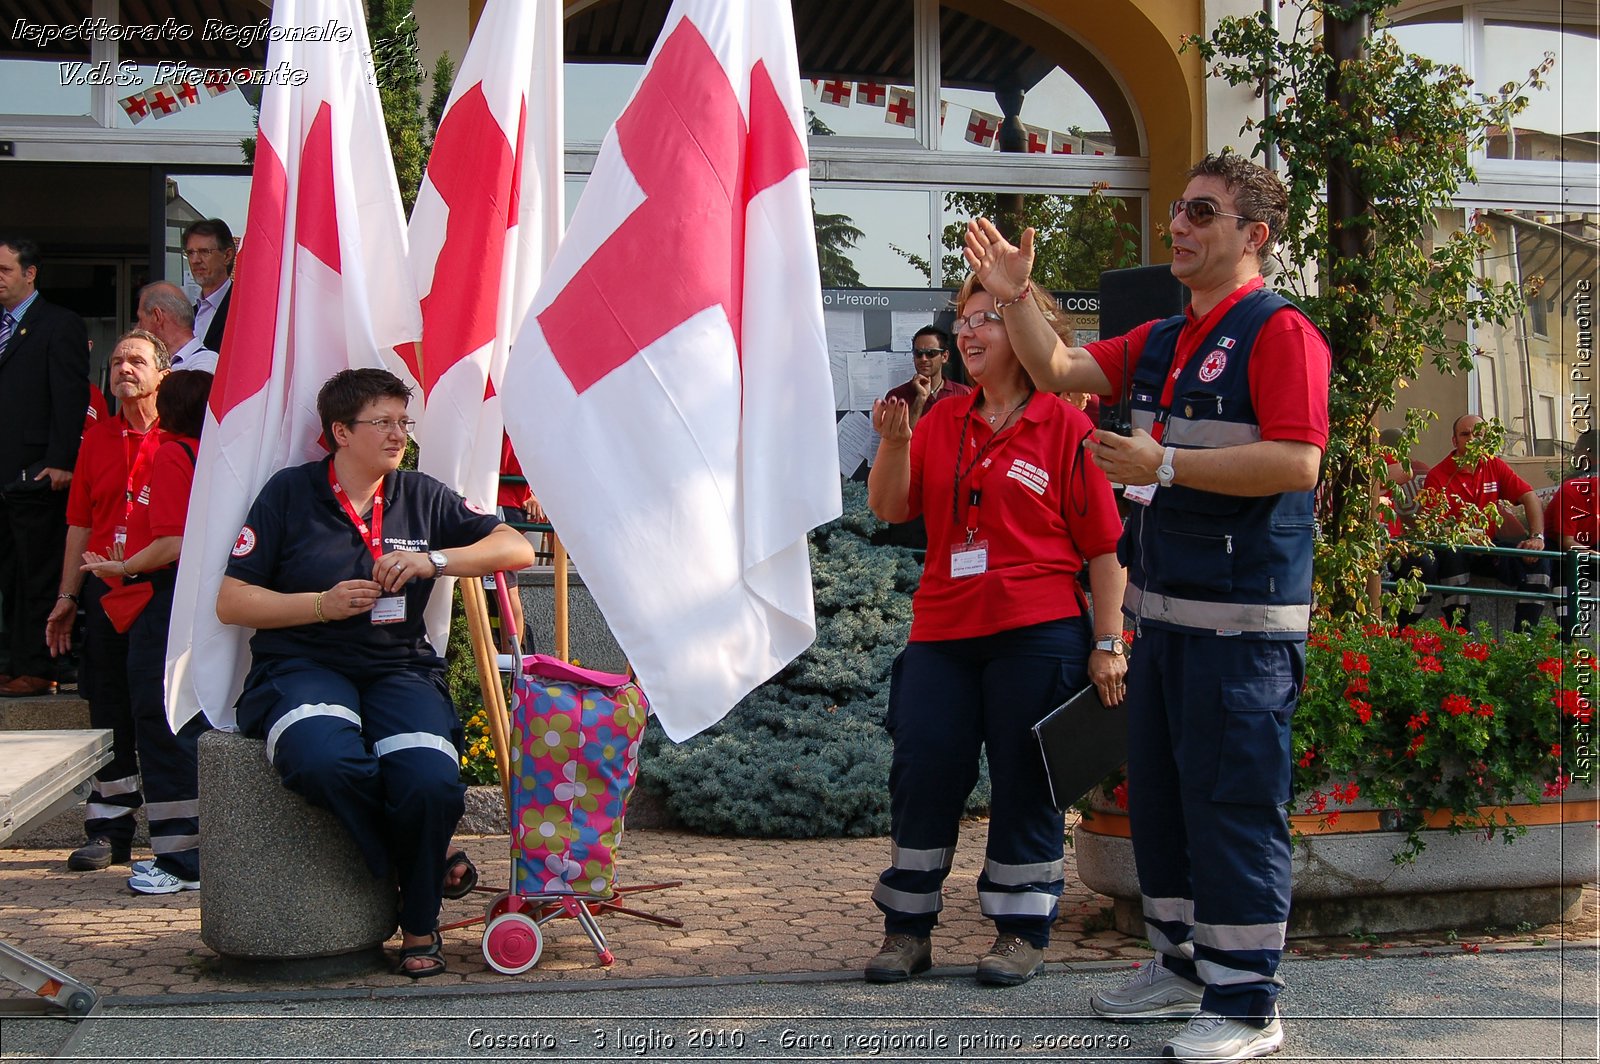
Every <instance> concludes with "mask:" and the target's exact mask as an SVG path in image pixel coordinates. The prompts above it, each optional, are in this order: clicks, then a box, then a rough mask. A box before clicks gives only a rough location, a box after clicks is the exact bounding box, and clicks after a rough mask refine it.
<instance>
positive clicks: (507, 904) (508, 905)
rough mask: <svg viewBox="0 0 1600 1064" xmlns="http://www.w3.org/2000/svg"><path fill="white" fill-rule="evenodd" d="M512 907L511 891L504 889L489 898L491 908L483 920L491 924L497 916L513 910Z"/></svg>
mask: <svg viewBox="0 0 1600 1064" xmlns="http://www.w3.org/2000/svg"><path fill="white" fill-rule="evenodd" d="M512 908H513V907H512V901H511V892H510V891H509V890H503V891H501V892H500V893H499V894H496V895H495V896H494V897H493V898H491V899H490V900H489V909H488V912H486V913H485V914H484V917H483V922H484V923H485V924H491V923H493V922H494V918H495V917H497V916H501V915H503V914H505V913H508V912H511V911H512Z"/></svg>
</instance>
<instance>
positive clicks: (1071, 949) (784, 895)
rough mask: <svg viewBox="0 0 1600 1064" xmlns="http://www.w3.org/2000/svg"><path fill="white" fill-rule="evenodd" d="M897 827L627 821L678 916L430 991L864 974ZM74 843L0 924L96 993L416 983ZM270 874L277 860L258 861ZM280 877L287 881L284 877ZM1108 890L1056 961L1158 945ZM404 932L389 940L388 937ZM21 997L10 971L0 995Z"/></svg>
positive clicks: (457, 910) (1403, 947) (976, 947)
mask: <svg viewBox="0 0 1600 1064" xmlns="http://www.w3.org/2000/svg"><path fill="white" fill-rule="evenodd" d="M985 827H986V825H985V824H983V823H982V822H974V823H970V824H968V825H966V828H965V830H964V831H963V834H962V840H961V844H960V846H959V847H958V848H957V851H956V858H955V864H954V869H953V871H952V874H951V876H950V879H949V881H948V884H947V887H946V899H945V909H944V915H943V923H942V925H941V927H940V928H939V930H938V931H937V932H936V935H935V939H934V950H935V956H934V963H935V964H936V965H939V966H950V967H959V966H970V965H972V964H974V963H976V961H977V958H978V957H979V956H980V955H981V954H982V953H983V952H984V951H985V950H986V949H987V948H988V946H989V943H990V942H991V940H992V938H993V929H992V927H991V925H989V924H988V923H987V922H986V921H984V920H983V919H982V917H981V916H980V915H979V913H978V904H977V892H976V881H977V876H978V872H979V870H980V868H981V866H982V861H983V837H984V833H985V832H984V829H985ZM458 841H459V842H460V843H461V844H463V845H464V846H465V847H466V849H467V850H468V851H469V852H470V853H471V855H472V858H473V860H474V861H475V862H476V863H477V865H478V868H479V870H480V872H481V874H482V882H483V884H485V885H492V886H495V888H496V889H497V890H499V889H503V888H504V886H505V885H506V884H507V883H508V881H509V875H510V860H509V854H508V851H507V840H506V837H505V836H503V835H502V836H470V837H464V838H461V839H459V840H458ZM888 852H889V847H888V841H887V840H886V839H882V838H869V839H812V840H756V839H721V838H708V837H705V836H700V835H694V834H689V833H684V832H676V831H667V830H632V831H629V832H628V835H627V838H626V840H625V841H624V843H623V846H622V856H621V871H622V875H623V884H624V885H625V886H626V885H636V884H646V883H655V882H665V881H673V880H681V881H682V883H683V885H682V886H680V887H676V888H673V889H670V890H664V891H661V892H658V893H648V894H640V895H636V896H634V897H633V898H632V899H630V902H629V904H631V905H632V906H634V907H636V908H639V909H642V910H645V911H651V912H656V913H660V914H662V915H665V916H671V917H675V918H677V919H680V920H682V921H683V922H684V926H683V927H682V928H681V929H679V928H670V927H665V926H661V925H658V924H654V923H649V922H646V921H642V920H634V919H629V918H627V917H625V916H622V915H617V914H612V915H607V916H604V917H602V926H603V927H604V929H605V931H606V934H607V936H608V938H609V940H610V944H611V948H612V950H613V951H614V953H615V955H616V961H615V963H614V964H613V965H612V966H611V967H610V968H609V969H608V968H605V967H603V966H601V965H600V964H599V962H598V960H597V958H596V956H595V953H594V950H593V949H592V948H591V946H590V945H589V941H588V939H587V938H586V937H585V936H584V934H583V932H582V930H581V929H580V928H579V927H578V926H577V924H576V923H575V922H573V921H571V920H568V919H565V918H558V919H556V920H554V921H551V922H550V923H549V924H547V925H546V926H545V929H544V930H545V946H544V955H543V957H542V958H541V959H540V961H539V963H538V965H537V967H535V968H534V969H532V970H531V971H529V972H527V973H525V974H523V975H520V976H515V977H507V976H503V975H500V974H499V973H497V972H495V971H493V970H491V969H489V968H488V966H487V965H486V964H485V962H484V959H483V955H482V953H481V944H482V929H481V927H467V928H461V929H458V930H453V931H447V932H446V933H445V936H444V938H445V957H446V960H447V962H448V964H449V968H450V970H449V972H448V973H447V974H445V975H443V976H440V977H437V978H433V979H430V980H428V981H427V984H428V985H429V986H430V987H448V986H452V985H455V986H461V987H464V988H473V987H477V988H483V987H489V986H493V985H495V984H504V983H506V982H507V981H510V980H518V981H521V982H524V983H539V982H556V981H560V980H574V979H582V980H603V981H610V980H623V981H625V980H638V979H657V978H672V979H705V978H716V977H723V976H756V977H760V976H776V975H792V974H796V973H818V974H821V975H829V974H831V975H835V976H837V975H842V974H847V973H853V972H856V971H859V970H860V968H861V966H862V964H863V963H864V962H865V961H866V959H867V958H868V957H870V956H871V955H872V954H873V953H874V952H876V949H877V945H878V942H879V940H880V938H881V934H882V933H881V930H880V927H881V925H880V923H879V916H878V912H877V910H876V909H875V908H874V907H873V905H872V902H871V897H870V892H871V889H872V884H873V881H874V879H875V877H876V874H877V872H878V871H879V869H881V868H882V867H883V866H884V864H885V863H886V861H887V858H888ZM65 862H66V851H65V850H0V934H3V935H4V937H5V939H6V940H7V941H9V942H11V943H12V944H13V945H15V946H18V947H19V948H22V949H25V950H27V951H29V952H30V953H33V954H34V955H35V956H37V957H39V958H41V959H43V960H45V961H47V962H49V963H51V964H54V965H56V966H58V967H61V968H63V969H65V970H66V971H68V972H69V973H71V974H72V975H74V976H76V977H78V978H80V979H83V980H84V981H86V982H88V983H90V984H91V985H93V986H94V987H95V988H96V989H97V990H98V991H99V992H100V994H101V995H102V996H103V997H109V998H113V999H115V998H123V999H126V998H149V997H157V996H163V995H196V994H204V995H210V994H218V993H229V992H237V991H250V992H252V993H261V992H272V991H275V990H284V991H291V990H292V991H304V990H313V991H315V990H318V989H324V990H350V989H356V988H367V989H370V990H372V991H374V992H381V991H384V990H385V989H392V988H396V987H402V986H409V985H411V981H410V980H408V979H406V978H404V977H401V976H397V975H394V974H392V973H391V972H390V971H389V967H388V964H387V963H384V964H383V965H379V964H378V963H377V962H376V961H374V962H372V963H369V964H364V965H361V966H360V967H358V968H357V969H356V970H354V971H351V970H348V966H347V968H346V970H345V971H343V972H340V973H335V974H320V975H314V976H308V975H306V974H305V973H304V972H301V971H296V972H294V973H293V974H289V975H286V974H284V973H282V972H281V971H279V970H277V969H274V968H272V967H271V966H254V967H252V968H249V969H240V968H239V967H237V966H229V965H227V964H224V963H222V962H220V961H219V960H218V958H216V956H215V955H214V954H212V953H211V951H210V950H209V949H207V948H206V947H205V946H204V945H203V944H202V943H201V941H200V904H199V897H198V895H197V894H196V893H181V894H175V895H168V896H165V897H141V896H136V895H134V894H132V893H130V892H129V891H128V890H127V888H126V885H125V880H126V878H127V875H128V870H127V868H126V867H124V866H118V867H114V868H110V869H106V870H104V871H100V872H88V873H75V872H69V871H67V870H66V863H65ZM261 871H262V875H263V877H266V878H270V877H271V875H272V870H271V869H262V870H261ZM277 889H280V890H282V891H284V892H285V893H286V894H292V892H293V889H294V885H293V884H292V883H283V884H278V885H277ZM490 897H491V896H490V895H488V894H475V895H473V896H472V898H470V899H468V900H465V901H457V902H452V901H446V903H445V912H444V914H443V917H442V919H443V920H444V921H446V922H448V921H455V920H464V919H468V918H470V917H473V916H477V915H481V913H482V911H483V908H484V907H485V906H486V904H487V903H488V901H489V899H490ZM1109 908H1110V900H1109V899H1107V898H1104V897H1102V896H1100V895H1097V894H1094V893H1093V892H1091V891H1090V890H1088V888H1086V887H1084V886H1083V885H1082V884H1081V883H1079V882H1078V881H1077V877H1076V875H1075V873H1074V870H1073V866H1072V864H1071V850H1070V849H1069V850H1068V870H1067V887H1066V893H1065V894H1064V896H1063V897H1062V901H1061V909H1060V911H1061V917H1060V920H1059V921H1058V923H1057V926H1056V929H1055V934H1054V937H1053V940H1052V942H1051V945H1050V947H1049V950H1048V952H1047V955H1046V959H1047V961H1049V962H1073V963H1078V962H1126V963H1128V964H1129V965H1130V966H1131V965H1132V964H1133V962H1135V961H1138V960H1142V959H1144V958H1145V957H1147V956H1148V948H1147V947H1146V946H1145V945H1144V944H1143V943H1141V942H1140V941H1138V940H1136V939H1134V938H1131V937H1129V936H1127V935H1124V934H1120V933H1118V932H1116V931H1114V930H1111V929H1110V923H1109ZM1597 926H1600V898H1597V892H1596V890H1595V889H1594V887H1592V886H1591V887H1590V888H1589V889H1588V890H1587V891H1586V895H1585V905H1584V911H1583V914H1582V916H1581V917H1580V918H1578V919H1577V920H1574V921H1571V922H1569V923H1568V924H1565V925H1553V926H1551V927H1546V928H1539V929H1534V930H1529V929H1522V930H1521V931H1517V932H1512V931H1509V930H1508V931H1502V932H1497V933H1494V934H1485V933H1477V932H1468V931H1462V932H1460V933H1459V934H1454V933H1443V932H1435V933H1430V934H1421V935H1386V936H1381V937H1371V936H1369V937H1366V938H1361V939H1356V938H1337V939H1304V940H1296V941H1294V942H1292V943H1291V944H1290V948H1291V952H1292V953H1295V954H1302V955H1309V956H1352V957H1361V956H1374V957H1377V956H1382V955H1383V953H1384V951H1386V950H1393V951H1398V952H1413V953H1414V952H1416V951H1419V950H1437V951H1443V952H1458V951H1466V952H1477V951H1479V950H1481V951H1483V952H1484V953H1494V952H1501V951H1507V950H1516V949H1519V948H1525V947H1528V946H1532V945H1537V944H1544V943H1553V942H1557V941H1566V942H1571V943H1584V944H1592V943H1593V942H1594V941H1595V939H1596V928H1597ZM397 944H398V938H396V939H394V940H391V942H390V948H391V950H392V949H393V948H394V947H395V946H396V945H397ZM21 997H25V995H24V994H23V992H22V991H21V990H20V989H18V988H16V987H14V986H12V985H11V984H9V983H3V982H0V1006H4V1005H5V1004H6V1003H7V1001H8V999H13V998H21Z"/></svg>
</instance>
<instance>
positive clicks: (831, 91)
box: [820, 81, 850, 107]
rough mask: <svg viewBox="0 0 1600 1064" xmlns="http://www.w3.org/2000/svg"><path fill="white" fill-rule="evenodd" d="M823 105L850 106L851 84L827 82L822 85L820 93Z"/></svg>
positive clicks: (846, 82)
mask: <svg viewBox="0 0 1600 1064" xmlns="http://www.w3.org/2000/svg"><path fill="white" fill-rule="evenodd" d="M820 95H821V97H822V102H823V103H833V104H838V105H839V106H840V107H849V106H850V82H848V81H825V82H823V83H822V91H821V93H820Z"/></svg>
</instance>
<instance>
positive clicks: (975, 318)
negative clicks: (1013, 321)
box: [956, 310, 1005, 332]
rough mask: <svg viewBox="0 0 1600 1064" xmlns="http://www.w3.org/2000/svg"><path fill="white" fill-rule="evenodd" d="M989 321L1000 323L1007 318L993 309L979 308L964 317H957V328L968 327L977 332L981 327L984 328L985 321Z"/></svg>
mask: <svg viewBox="0 0 1600 1064" xmlns="http://www.w3.org/2000/svg"><path fill="white" fill-rule="evenodd" d="M988 321H992V322H995V323H999V322H1002V321H1005V319H1004V318H1002V317H1001V316H1000V315H998V314H996V313H995V312H994V311H992V310H978V311H974V312H973V313H971V314H968V315H967V316H966V317H964V318H957V319H956V328H957V329H968V330H971V331H972V332H977V331H978V330H979V329H981V328H983V323H984V322H988Z"/></svg>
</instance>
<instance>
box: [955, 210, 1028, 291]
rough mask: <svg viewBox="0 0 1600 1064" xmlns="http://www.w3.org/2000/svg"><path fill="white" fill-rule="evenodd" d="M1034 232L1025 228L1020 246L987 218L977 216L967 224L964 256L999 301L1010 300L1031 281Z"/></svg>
mask: <svg viewBox="0 0 1600 1064" xmlns="http://www.w3.org/2000/svg"><path fill="white" fill-rule="evenodd" d="M1033 235H1034V234H1033V230H1032V229H1024V230H1023V231H1022V242H1021V245H1020V246H1018V245H1016V244H1013V243H1011V241H1009V240H1007V239H1006V238H1005V237H1003V236H1001V235H1000V230H998V229H996V228H995V227H994V223H993V222H991V221H989V219H987V218H974V219H972V220H971V221H970V222H968V223H967V239H966V246H965V247H963V248H962V249H961V254H962V257H963V258H965V259H966V260H967V267H968V268H969V269H971V270H972V272H973V273H975V274H977V275H978V280H979V282H981V283H982V285H983V288H984V291H986V292H988V293H989V294H990V295H992V296H994V298H995V300H996V302H1000V303H1008V302H1010V301H1011V300H1013V299H1015V298H1016V297H1017V295H1018V294H1019V293H1020V292H1021V291H1022V286H1023V285H1025V284H1027V283H1028V275H1029V274H1031V273H1032V272H1033Z"/></svg>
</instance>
